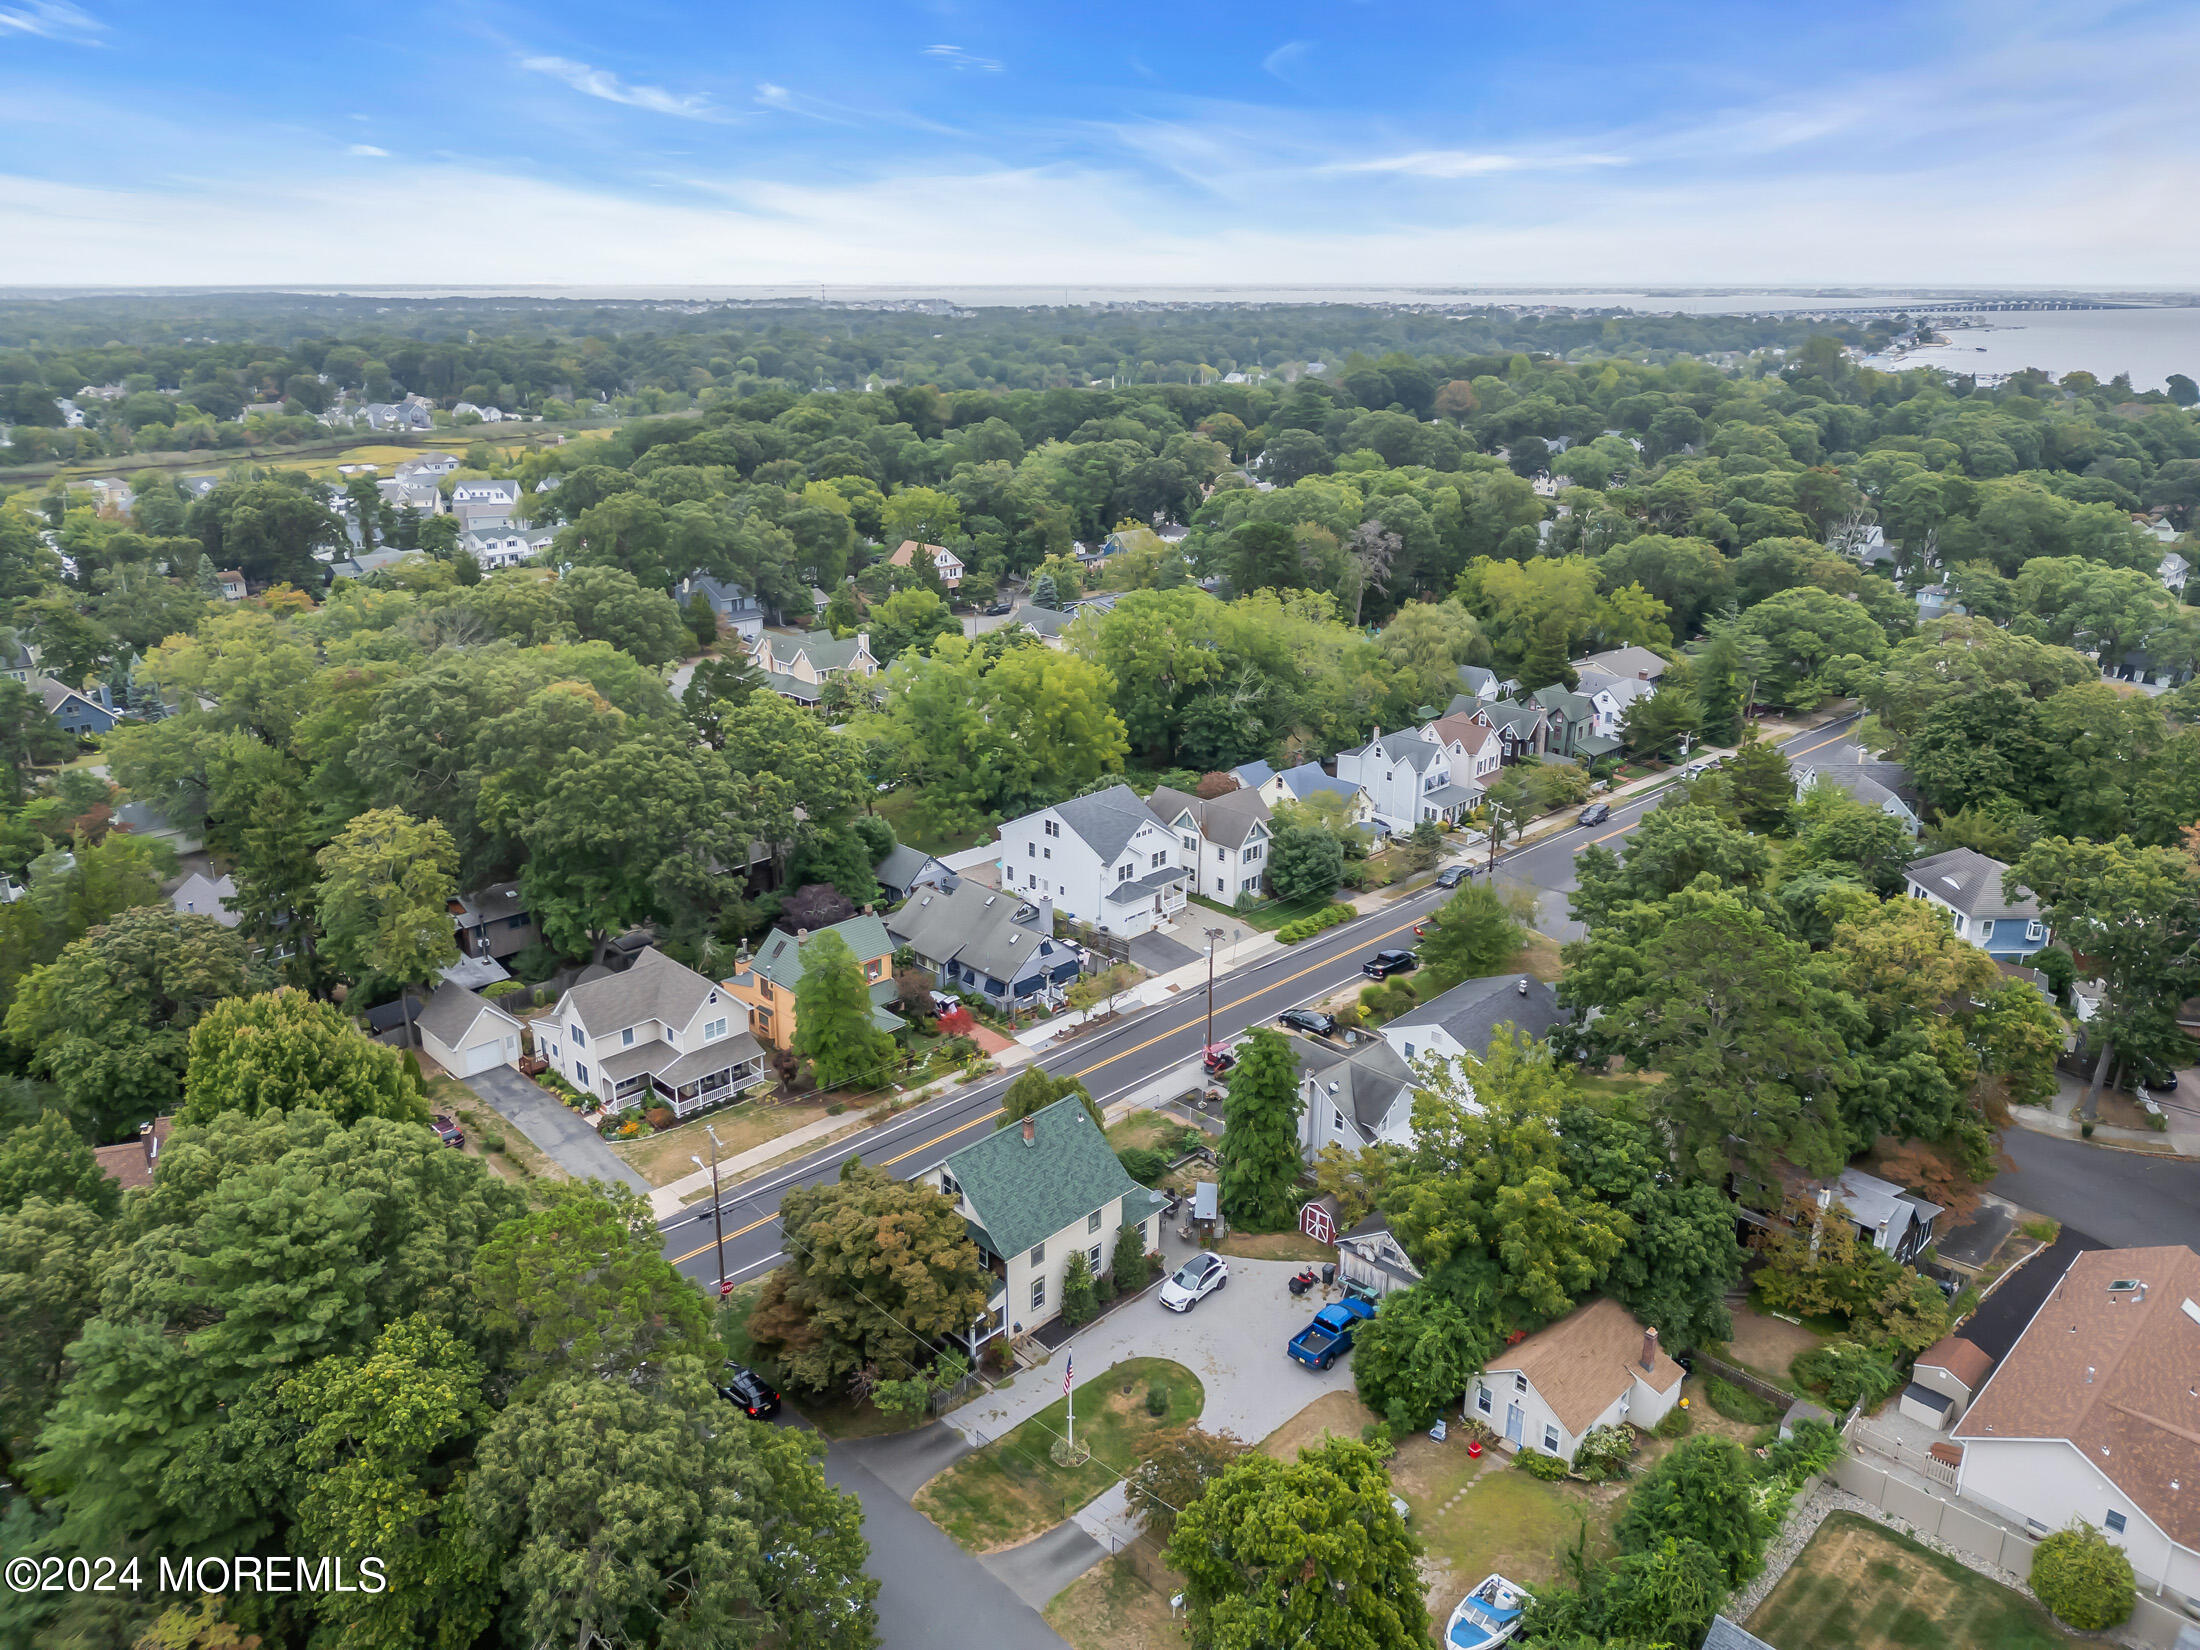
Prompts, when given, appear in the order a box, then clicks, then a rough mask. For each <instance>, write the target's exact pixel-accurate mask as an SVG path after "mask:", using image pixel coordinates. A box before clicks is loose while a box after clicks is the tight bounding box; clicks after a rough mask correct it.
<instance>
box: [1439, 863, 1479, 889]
mask: <svg viewBox="0 0 2200 1650" xmlns="http://www.w3.org/2000/svg"><path fill="white" fill-rule="evenodd" d="M1473 874H1474V868H1473V867H1472V866H1471V865H1447V866H1445V867H1444V868H1443V869H1442V870H1441V871H1438V872H1437V873H1436V886H1437V887H1439V888H1456V887H1458V886H1459V885H1460V884H1461V883H1462V882H1464V881H1466V880H1467V878H1468V877H1470V876H1472V875H1473Z"/></svg>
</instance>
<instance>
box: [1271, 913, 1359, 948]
mask: <svg viewBox="0 0 2200 1650" xmlns="http://www.w3.org/2000/svg"><path fill="white" fill-rule="evenodd" d="M1359 914H1360V913H1359V912H1358V911H1356V910H1354V909H1353V908H1352V907H1351V906H1349V905H1325V906H1323V907H1322V908H1321V909H1320V910H1319V911H1316V912H1315V913H1314V914H1313V915H1311V916H1306V917H1300V918H1298V919H1297V920H1296V921H1293V922H1287V923H1285V924H1284V925H1283V926H1282V927H1281V928H1279V929H1277V930H1276V938H1277V939H1279V940H1281V941H1282V942H1283V943H1284V944H1285V945H1296V944H1298V943H1299V941H1301V940H1305V939H1312V938H1313V937H1314V936H1315V935H1316V934H1319V933H1320V932H1321V931H1322V930H1323V929H1325V928H1334V927H1336V926H1337V924H1339V923H1340V922H1350V921H1351V920H1352V919H1353V918H1354V917H1356V916H1358V915H1359Z"/></svg>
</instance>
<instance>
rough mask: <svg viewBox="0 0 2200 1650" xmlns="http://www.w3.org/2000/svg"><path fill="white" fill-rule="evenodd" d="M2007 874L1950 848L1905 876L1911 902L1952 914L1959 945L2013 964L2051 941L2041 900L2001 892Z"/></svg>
mask: <svg viewBox="0 0 2200 1650" xmlns="http://www.w3.org/2000/svg"><path fill="white" fill-rule="evenodd" d="M2008 869H2009V867H2008V866H2006V865H2004V864H2002V862H2001V861H2000V860H1998V859H1991V858H1989V857H1988V856H1986V855H1985V854H1982V853H1980V852H1978V850H1976V849H1975V848H1951V849H1949V850H1948V851H1947V852H1946V853H1944V854H1934V855H1932V856H1931V857H1930V858H1928V859H1920V860H1914V861H1912V862H1911V864H1910V867H1909V869H1908V870H1906V871H1905V872H1904V873H1903V875H1904V876H1906V877H1907V878H1908V879H1909V884H1910V897H1911V898H1912V899H1921V900H1924V901H1926V902H1928V903H1929V904H1932V905H1937V906H1938V907H1940V909H1941V910H1943V911H1945V912H1947V913H1948V915H1949V918H1950V919H1951V920H1952V921H1953V922H1954V923H1955V929H1956V937H1957V938H1958V939H1962V940H1968V941H1970V943H1971V944H1973V945H1975V946H1977V947H1978V948H1979V949H1980V950H1981V951H1983V952H1985V953H1986V954H1987V955H1988V956H1989V957H1993V958H1995V959H1997V960H2007V961H2012V962H2013V961H2016V960H2017V959H2019V958H2022V957H2029V956H2030V955H2032V953H2033V952H2035V951H2037V950H2039V949H2040V948H2041V947H2042V946H2044V945H2046V944H2047V943H2048V942H2049V938H2050V936H2049V934H2048V930H2047V925H2046V923H2045V922H2043V921H2042V920H2041V918H2040V905H2039V901H2038V900H2036V899H2033V898H2032V897H2031V896H2030V895H2029V894H2019V895H2016V896H2014V897H2012V896H2011V895H2009V894H2006V893H2004V892H2003V891H2002V877H2003V876H2004V874H2005V873H2007V871H2008Z"/></svg>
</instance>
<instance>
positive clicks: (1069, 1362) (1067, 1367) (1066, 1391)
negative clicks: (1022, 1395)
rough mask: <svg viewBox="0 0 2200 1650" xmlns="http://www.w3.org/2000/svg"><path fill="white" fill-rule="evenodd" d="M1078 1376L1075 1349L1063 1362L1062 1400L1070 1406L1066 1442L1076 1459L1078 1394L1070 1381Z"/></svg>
mask: <svg viewBox="0 0 2200 1650" xmlns="http://www.w3.org/2000/svg"><path fill="white" fill-rule="evenodd" d="M1076 1374H1077V1353H1076V1351H1075V1349H1074V1348H1073V1349H1072V1350H1071V1351H1070V1353H1069V1355H1068V1356H1067V1357H1066V1358H1065V1359H1064V1360H1063V1362H1062V1400H1063V1402H1064V1403H1066V1404H1068V1405H1069V1432H1068V1435H1067V1437H1066V1438H1065V1440H1064V1442H1065V1443H1066V1444H1067V1446H1068V1449H1069V1453H1070V1455H1071V1457H1072V1458H1073V1459H1074V1458H1075V1456H1076V1454H1077V1394H1076V1393H1075V1392H1074V1391H1072V1390H1071V1389H1070V1381H1071V1380H1072V1379H1073V1378H1074V1377H1075V1376H1076Z"/></svg>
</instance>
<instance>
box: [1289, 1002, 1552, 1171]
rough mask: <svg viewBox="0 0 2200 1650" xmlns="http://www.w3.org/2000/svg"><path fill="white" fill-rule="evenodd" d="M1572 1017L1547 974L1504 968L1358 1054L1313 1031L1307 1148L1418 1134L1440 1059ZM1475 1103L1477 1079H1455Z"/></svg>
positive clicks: (1298, 1046)
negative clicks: (1418, 1108) (1421, 1105)
mask: <svg viewBox="0 0 2200 1650" xmlns="http://www.w3.org/2000/svg"><path fill="white" fill-rule="evenodd" d="M1565 1018H1566V1015H1565V1011H1564V1010H1563V1009H1561V1008H1560V1007H1559V1006H1558V998H1557V997H1556V996H1555V995H1554V994H1553V993H1552V991H1551V988H1550V987H1549V986H1548V985H1545V984H1544V983H1543V982H1542V981H1541V980H1538V979H1533V978H1530V977H1528V976H1526V975H1515V974H1501V975H1494V976H1492V977H1490V978H1487V979H1480V980H1467V981H1465V982H1463V983H1461V984H1459V985H1455V986H1453V987H1452V988H1451V989H1450V990H1449V991H1446V992H1443V993H1441V994H1439V995H1438V996H1436V997H1433V998H1431V999H1430V1000H1429V1001H1428V1002H1426V1003H1423V1004H1421V1005H1420V1006H1419V1007H1417V1008H1413V1009H1409V1010H1408V1011H1407V1012H1406V1013H1404V1014H1401V1015H1399V1016H1398V1017H1397V1018H1396V1019H1394V1020H1392V1021H1391V1022H1390V1023H1389V1024H1387V1025H1385V1026H1384V1027H1383V1028H1382V1030H1381V1032H1380V1034H1379V1035H1378V1036H1376V1037H1375V1038H1373V1039H1371V1040H1369V1041H1365V1042H1362V1043H1361V1044H1360V1045H1359V1046H1358V1047H1357V1048H1356V1049H1354V1050H1353V1051H1352V1052H1351V1053H1350V1054H1342V1053H1340V1052H1339V1051H1337V1050H1336V1049H1334V1048H1331V1047H1329V1046H1327V1045H1325V1044H1320V1043H1314V1042H1310V1041H1308V1040H1306V1039H1304V1038H1299V1039H1294V1040H1293V1045H1292V1046H1293V1052H1294V1053H1296V1054H1297V1056H1298V1061H1299V1150H1300V1153H1301V1155H1303V1156H1304V1157H1305V1158H1306V1160H1307V1161H1308V1162H1309V1163H1311V1162H1313V1161H1314V1159H1315V1158H1317V1157H1319V1156H1320V1155H1321V1153H1322V1152H1323V1150H1324V1149H1326V1148H1327V1147H1330V1146H1336V1147H1338V1148H1340V1149H1341V1150H1344V1151H1347V1152H1357V1151H1363V1150H1365V1149H1366V1148H1367V1147H1369V1146H1371V1145H1374V1144H1376V1143H1377V1142H1381V1143H1383V1144H1385V1145H1391V1146H1406V1147H1410V1146H1411V1145H1412V1144H1413V1100H1414V1095H1415V1092H1416V1090H1417V1089H1419V1088H1420V1086H1421V1078H1422V1075H1423V1073H1424V1072H1425V1071H1426V1070H1427V1063H1428V1062H1430V1061H1437V1060H1447V1059H1452V1058H1455V1057H1457V1056H1458V1055H1461V1054H1473V1055H1476V1056H1478V1057H1479V1056H1480V1055H1482V1054H1484V1053H1486V1052H1487V1051H1488V1049H1489V1046H1490V1043H1491V1042H1492V1041H1493V1040H1494V1039H1495V1038H1496V1037H1497V1036H1498V1035H1499V1034H1500V1033H1501V1032H1502V1033H1505V1034H1508V1035H1509V1034H1510V1032H1511V1031H1512V1029H1513V1028H1515V1027H1517V1028H1518V1029H1520V1030H1522V1031H1525V1032H1526V1033H1528V1035H1530V1036H1531V1037H1542V1036H1544V1035H1546V1034H1547V1033H1548V1032H1549V1031H1550V1029H1551V1027H1552V1026H1554V1025H1557V1024H1558V1023H1560V1022H1561V1021H1562V1020H1564V1019H1565ZM1447 1092H1450V1093H1451V1094H1452V1095H1453V1096H1454V1098H1456V1099H1458V1100H1460V1101H1461V1102H1463V1103H1465V1104H1467V1105H1470V1106H1471V1105H1472V1104H1473V1101H1474V1095H1473V1092H1472V1090H1471V1089H1467V1090H1465V1091H1463V1092H1462V1091H1461V1090H1460V1089H1459V1087H1458V1080H1456V1079H1455V1080H1454V1081H1453V1082H1452V1083H1451V1084H1449V1085H1448V1087H1447Z"/></svg>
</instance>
